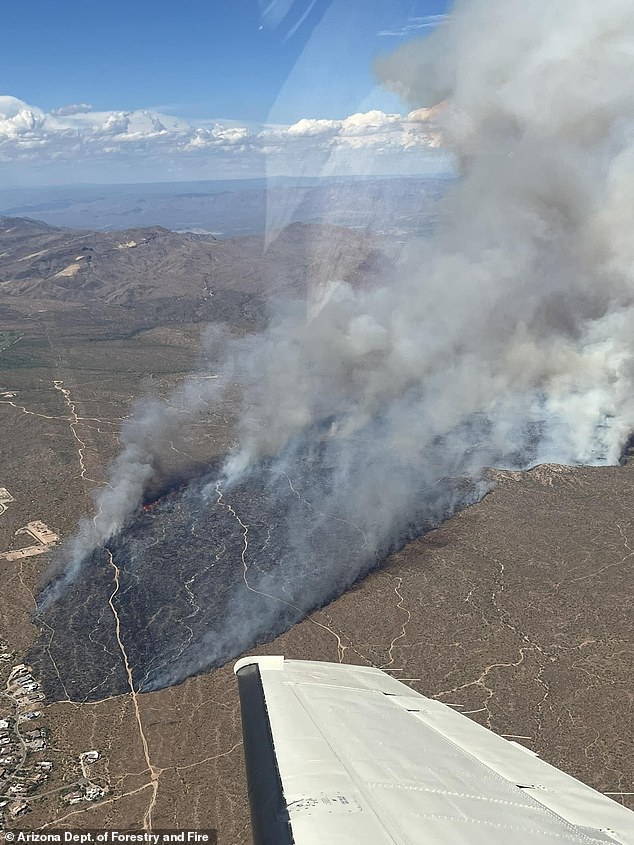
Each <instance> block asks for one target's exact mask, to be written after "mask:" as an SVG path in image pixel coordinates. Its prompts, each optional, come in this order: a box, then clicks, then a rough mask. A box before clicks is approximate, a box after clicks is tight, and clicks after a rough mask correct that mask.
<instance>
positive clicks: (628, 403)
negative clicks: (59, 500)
mask: <svg viewBox="0 0 634 845" xmlns="http://www.w3.org/2000/svg"><path fill="white" fill-rule="evenodd" d="M633 71H634V11H633V10H632V6H631V3H630V2H629V0H604V2H602V3H601V4H597V3H595V2H594V0H558V2H557V3H552V2H551V0H531V2H530V3H526V2H525V0H505V2H503V3H493V2H491V0H459V2H456V3H455V5H454V8H453V10H452V13H451V15H450V16H449V17H448V19H447V21H446V22H445V24H444V25H443V26H442V27H440V28H439V29H438V30H436V31H435V32H434V33H432V35H431V36H429V37H427V38H424V39H421V40H419V41H416V42H412V43H409V44H406V45H405V46H403V47H402V48H400V49H399V50H397V51H396V52H395V53H393V54H392V55H390V56H387V57H383V58H381V59H380V60H379V61H378V62H377V73H378V74H379V76H380V78H381V79H382V80H383V81H384V83H385V84H386V85H388V86H389V87H391V88H393V89H394V90H396V91H398V92H399V93H400V94H401V95H402V96H403V97H404V98H405V99H406V100H407V102H408V104H409V105H410V106H411V107H415V108H418V107H421V106H432V105H434V104H436V103H438V102H439V101H441V100H443V101H445V107H444V110H443V112H442V114H443V118H442V120H443V129H444V133H445V139H446V143H447V144H448V145H449V146H450V147H451V148H452V150H453V151H454V153H455V156H456V160H457V161H458V162H459V163H460V167H461V178H460V179H459V180H457V183H456V185H455V187H454V188H453V189H452V191H451V193H450V195H449V196H448V198H447V199H446V200H445V201H444V202H443V205H442V209H441V219H440V222H439V225H438V230H437V232H436V234H435V236H434V237H433V238H431V239H428V240H423V241H418V242H416V243H410V244H409V245H408V246H407V247H406V248H405V250H404V253H403V256H402V259H401V262H400V265H399V268H398V272H397V273H396V274H395V275H394V276H393V277H391V278H389V279H386V280H385V281H384V283H383V284H381V285H375V286H373V287H372V288H367V287H353V286H351V285H350V284H347V283H345V282H342V281H339V280H337V279H336V278H335V279H332V281H331V283H329V284H328V285H325V286H323V287H322V288H321V289H320V290H319V291H318V295H317V296H315V297H314V301H313V302H312V305H311V309H310V311H309V314H308V317H307V313H306V305H305V303H291V304H289V303H288V302H285V303H284V304H283V305H280V306H279V308H278V310H277V313H276V316H275V317H274V318H273V319H272V321H271V324H270V326H269V328H268V330H267V331H266V332H265V333H263V334H262V335H258V336H257V337H251V338H249V339H246V340H241V341H235V342H231V343H230V344H228V347H227V350H226V352H225V354H224V356H223V360H224V362H225V363H224V365H223V372H224V380H219V381H218V382H216V383H214V384H213V388H212V390H213V391H214V392H213V394H209V395H206V396H201V394H200V384H199V383H197V384H196V391H194V390H193V389H190V388H189V387H186V388H185V389H184V390H183V391H182V393H181V395H180V396H179V401H178V403H176V404H178V405H179V407H181V408H184V409H185V410H182V411H181V412H180V415H178V416H174V415H173V414H172V413H171V412H167V411H165V409H164V408H162V407H161V406H158V405H153V406H152V408H151V410H150V412H148V413H146V414H145V415H139V416H137V417H135V419H134V420H133V421H132V422H131V423H130V425H129V426H128V429H127V432H126V443H127V445H126V447H125V450H124V453H123V454H122V456H121V457H120V458H119V459H118V461H117V462H116V463H115V465H114V467H113V472H112V476H111V482H110V483H111V486H110V489H107V490H106V491H105V492H104V493H103V494H102V495H101V496H100V498H99V500H98V503H97V504H98V508H97V510H98V514H99V515H98V518H97V520H96V521H95V523H94V525H93V526H92V528H90V530H89V531H85V533H84V535H83V536H81V537H80V539H79V541H78V542H77V543H76V544H75V546H74V547H71V551H72V554H71V555H70V557H71V559H72V562H71V564H70V568H69V569H68V570H67V573H66V575H65V576H64V578H63V582H62V584H65V583H69V582H70V580H72V578H73V577H74V573H76V571H77V569H78V567H79V565H80V562H81V557H82V554H84V553H85V551H86V549H88V548H90V547H91V546H93V545H95V544H98V543H102V542H104V541H105V540H107V539H108V537H110V536H111V535H112V534H113V533H115V532H116V531H118V530H119V529H120V528H121V527H122V526H123V525H124V523H125V520H126V519H127V518H128V516H129V514H130V513H131V512H132V511H133V510H134V509H135V508H136V507H138V505H139V503H140V501H141V497H142V495H143V489H144V486H145V484H146V482H147V479H148V478H149V477H151V475H152V473H153V468H154V466H155V464H156V460H157V456H158V455H159V454H160V448H161V445H162V444H163V443H164V442H165V437H166V436H167V432H169V431H170V430H172V427H173V426H179V427H182V426H183V425H186V424H187V423H188V422H191V420H192V419H194V418H195V417H196V415H197V414H198V413H199V411H200V409H201V407H202V406H203V405H204V404H205V403H207V402H209V401H215V400H216V398H217V397H218V396H219V395H220V393H221V392H222V390H223V389H230V388H231V386H232V385H233V384H235V382H236V381H237V382H238V383H239V384H240V386H241V390H242V391H243V395H244V406H243V413H242V417H241V420H240V424H239V446H238V448H237V449H236V451H235V452H234V454H233V455H232V456H231V457H230V458H229V460H228V461H227V464H226V466H225V471H224V474H225V479H226V480H227V481H228V482H229V483H231V481H235V480H237V479H239V478H241V477H243V476H245V475H248V473H249V471H250V468H252V467H253V466H254V465H255V464H256V463H257V462H258V461H261V460H262V459H263V458H267V459H274V458H275V456H283V457H280V458H279V459H278V461H277V464H276V463H275V460H274V461H273V470H272V472H273V473H275V472H277V473H278V474H279V473H281V472H282V471H287V470H288V469H289V467H290V468H291V469H292V470H293V471H294V472H300V471H301V462H300V463H299V464H298V463H297V462H296V461H295V462H294V461H293V460H290V459H289V448H291V446H289V444H292V443H294V442H298V441H299V442H301V443H302V444H303V446H302V448H305V445H306V443H308V444H310V443H311V442H314V443H315V445H317V444H319V447H320V448H321V450H322V452H321V454H322V458H321V460H322V461H323V462H324V463H325V465H327V466H328V467H329V468H330V470H331V472H332V475H331V476H329V481H328V484H325V483H324V482H323V480H313V479H311V478H310V477H306V478H302V479H300V481H301V487H302V492H303V495H305V496H306V498H307V499H310V500H311V501H319V510H320V512H321V515H322V517H323V518H324V519H326V518H331V515H332V514H333V513H336V514H338V516H339V518H340V519H341V520H346V521H349V522H350V523H352V524H354V525H358V526H360V530H361V531H362V532H363V533H364V536H365V537H366V543H367V544H368V547H369V548H370V549H372V548H374V549H382V548H385V547H386V546H388V545H389V543H390V540H391V539H393V538H394V537H395V532H396V534H397V533H398V530H400V527H402V525H403V523H404V522H406V521H407V519H408V517H409V515H410V514H415V513H420V511H421V499H420V497H421V495H422V494H421V490H423V489H424V488H425V487H426V486H427V487H430V486H433V485H434V484H435V483H436V482H437V481H438V480H439V479H441V478H446V477H447V476H451V475H452V474H469V475H471V476H472V477H474V478H475V477H477V476H478V473H479V472H480V470H481V469H482V468H483V467H484V466H486V465H488V464H489V463H491V462H496V461H497V462H502V463H505V462H506V463H508V464H511V465H514V466H527V465H530V464H535V463H539V462H544V461H556V462H559V463H567V464H582V463H583V464H602V463H616V462H617V461H618V459H619V457H620V455H621V453H622V450H623V446H624V444H625V442H626V440H627V438H628V436H629V434H630V433H631V431H632V429H633V428H634V399H633V397H634V391H633V387H634V385H633V367H632V345H633V343H634V340H633V339H634V297H633V294H634V279H633V268H634V240H633V239H632V237H631V232H632V230H633V224H634V219H633V218H634V132H633V130H634V86H632V84H631V79H632V72H633ZM439 444H441V448H439ZM333 478H334V482H332V479H333ZM298 486H299V485H298ZM423 504H424V503H423ZM315 519H316V518H315ZM311 530H314V522H313V525H312V529H311ZM289 536H291V534H290V533H289ZM292 536H293V543H294V548H298V547H299V546H300V545H301V543H302V542H307V538H306V537H305V536H304V535H302V533H301V530H300V529H299V528H297V527H296V526H295V527H294V528H293V532H292ZM292 559H293V555H292V554H289V558H288V561H281V563H280V574H279V577H280V578H282V577H285V578H286V579H289V578H290V577H292V565H293V564H292ZM359 560H360V559H359ZM348 566H350V567H352V571H351V569H350V568H346V567H348ZM354 566H359V567H361V566H362V563H359V562H357V563H354V564H350V563H349V561H347V560H346V552H345V550H342V551H341V556H340V558H339V559H338V560H337V561H330V562H328V563H324V571H323V578H322V582H323V583H322V584H321V585H320V586H319V588H318V589H317V592H315V593H314V594H313V595H311V596H309V597H307V598H304V599H302V607H304V608H305V609H308V608H310V606H314V605H315V604H318V603H319V602H320V601H321V600H322V599H323V598H324V597H326V596H329V595H331V594H332V593H333V591H336V589H337V588H338V587H339V586H341V587H342V588H343V587H345V586H346V585H347V584H349V583H350V582H351V581H352V580H354V578H355V577H356V575H357V574H358V571H354ZM295 575H296V577H298V578H299V577H300V576H301V573H295ZM275 577H276V576H275V574H273V576H267V579H266V582H264V581H263V582H262V584H261V585H260V586H261V587H262V585H263V584H264V585H265V587H266V591H267V592H273V591H274V590H275V583H274V578H275ZM272 578H273V580H271V579H272ZM60 589H61V588H60ZM57 592H59V590H58V591H57ZM297 601H299V599H297ZM279 612H280V608H279V606H276V605H275V603H269V604H268V605H267V604H266V602H263V605H262V608H261V612H258V613H256V614H255V615H254V616H252V618H251V621H250V622H249V623H248V624H247V623H246V622H245V621H244V620H243V621H242V623H241V635H240V638H238V640H239V641H236V648H237V649H239V648H240V646H241V645H242V646H244V644H245V643H247V644H248V640H249V639H250V638H251V637H254V636H258V634H259V633H260V632H261V631H262V630H266V629H267V625H268V624H269V623H270V617H271V616H272V615H274V614H275V613H279ZM235 613H236V618H238V617H240V611H239V599H237V600H236V610H235ZM245 628H248V630H245ZM208 645H209V644H208ZM206 655H207V656H206V657H205V658H201V660H203V662H204V661H205V660H206V661H207V662H211V660H212V659H213V657H211V658H210V656H209V654H208V653H207V652H206ZM197 665H200V664H199V663H197V659H196V658H192V659H191V660H190V667H194V668H195V667H196V666H197ZM183 671H184V670H183ZM181 676H182V672H181Z"/></svg>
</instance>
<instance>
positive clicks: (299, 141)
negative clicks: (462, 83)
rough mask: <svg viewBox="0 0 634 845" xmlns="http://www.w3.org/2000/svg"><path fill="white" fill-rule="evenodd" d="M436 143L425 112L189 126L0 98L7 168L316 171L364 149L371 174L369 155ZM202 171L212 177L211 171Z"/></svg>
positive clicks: (155, 116) (0, 143) (150, 115)
mask: <svg viewBox="0 0 634 845" xmlns="http://www.w3.org/2000/svg"><path fill="white" fill-rule="evenodd" d="M438 143H439V135H438V130H437V127H436V116H435V114H434V113H432V112H429V113H426V112H425V110H418V111H415V112H411V113H410V114H408V115H399V114H385V113H384V112H381V111H369V112H366V113H359V114H353V115H350V116H349V117H347V118H345V119H343V120H324V119H313V118H304V119H302V120H299V121H297V122H296V123H294V124H292V125H255V126H254V125H239V124H235V123H229V122H218V121H216V122H213V121H209V122H199V123H193V122H190V121H187V120H183V119H181V118H177V117H174V116H172V115H167V114H161V113H159V112H154V111H149V110H142V109H139V110H133V111H107V112H100V111H95V110H94V109H92V107H91V106H90V105H89V104H87V103H79V104H74V105H67V106H63V107H61V108H57V109H53V110H51V111H49V112H46V111H44V110H43V109H40V108H38V107H37V106H34V105H31V104H29V103H26V102H24V101H22V100H19V99H18V98H16V97H11V96H0V163H2V164H3V165H4V167H3V169H4V170H5V171H8V172H9V173H10V172H11V170H12V169H14V170H15V171H16V172H17V171H19V169H20V168H21V167H25V166H33V165H35V166H36V167H47V166H50V164H51V162H53V163H57V164H59V163H60V162H70V163H72V164H73V165H75V166H81V164H82V163H85V164H91V165H93V166H94V165H95V163H96V162H98V161H99V160H100V159H103V158H107V159H109V160H110V161H112V160H116V159H119V160H121V161H126V162H129V163H133V164H136V165H138V166H139V168H140V169H141V170H142V169H143V168H144V167H145V166H146V162H147V161H148V160H151V161H154V162H163V163H164V164H165V165H166V166H168V167H170V168H176V169H178V167H187V166H189V165H193V163H194V162H195V163H196V164H200V163H201V162H202V163H204V164H205V165H206V166H207V167H208V168H212V170H213V167H214V166H216V167H217V169H218V172H219V173H222V174H223V175H227V174H229V175H230V173H231V171H232V169H233V170H236V169H237V170H240V171H244V169H245V167H246V168H247V169H251V170H256V169H261V167H260V166H259V165H258V162H259V163H260V164H261V161H262V159H263V158H264V157H265V156H266V157H268V156H272V157H273V158H277V159H278V160H279V161H281V162H283V163H284V167H285V169H286V171H287V172H292V171H293V170H294V169H299V170H302V171H303V172H305V167H306V165H307V163H308V166H309V167H311V168H313V170H314V171H315V172H319V170H320V168H321V167H322V165H323V162H324V161H325V160H327V159H329V158H331V157H332V155H333V153H335V154H336V153H337V152H338V151H339V152H343V153H344V154H345V152H346V151H355V152H356V153H358V152H364V153H366V154H367V156H368V158H369V163H368V162H366V167H365V168H364V169H365V170H366V171H371V170H372V166H373V165H372V159H373V157H374V158H376V159H377V161H378V160H379V159H382V158H383V157H384V156H385V155H389V154H390V153H392V152H399V153H406V154H407V152H408V151H413V150H415V149H418V150H424V149H425V148H434V147H436V146H438ZM395 160H396V159H395ZM398 166H399V167H401V166H402V161H400V160H399V161H398ZM388 169H389V168H388ZM378 172H385V167H384V166H383V165H382V166H381V167H380V168H379V170H378ZM204 175H210V172H209V170H208V171H207V172H206V173H205V174H204Z"/></svg>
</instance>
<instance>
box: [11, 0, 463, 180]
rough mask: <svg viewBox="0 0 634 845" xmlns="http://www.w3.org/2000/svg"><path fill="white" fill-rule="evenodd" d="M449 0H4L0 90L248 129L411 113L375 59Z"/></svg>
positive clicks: (416, 31)
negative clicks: (382, 83) (383, 80)
mask: <svg viewBox="0 0 634 845" xmlns="http://www.w3.org/2000/svg"><path fill="white" fill-rule="evenodd" d="M448 5H449V3H448V0H206V1H205V0H184V2H182V3H180V4H177V3H176V2H174V0H105V1H104V2H100V0H21V2H20V3H17V2H16V3H6V4H3V8H2V13H1V17H0V20H1V21H2V31H3V47H2V51H1V53H0V95H5V96H6V95H8V96H10V97H12V98H17V99H18V100H20V101H23V103H25V104H27V105H28V106H33V107H35V108H36V109H39V110H41V112H42V113H45V114H49V113H51V112H53V111H54V110H55V109H59V108H60V107H65V106H68V105H69V104H85V105H86V107H88V106H90V110H91V111H94V112H99V113H103V112H133V111H136V110H140V109H147V110H150V111H152V112H157V113H160V114H164V115H171V116H174V117H176V118H180V119H183V120H186V121H188V122H190V123H191V124H192V125H194V126H196V127H202V126H205V125H210V123H211V122H213V121H225V123H226V122H229V123H231V122H237V123H239V124H240V125H241V126H249V125H251V124H271V123H274V124H287V125H290V124H294V123H296V122H297V121H300V120H301V119H304V118H314V119H319V118H321V119H337V120H342V119H344V118H346V117H347V116H349V115H351V114H354V113H355V112H360V111H362V112H368V111H371V110H373V109H379V110H381V111H383V112H403V111H405V112H406V111H407V109H406V108H405V107H404V105H403V104H402V103H400V102H399V101H398V99H397V98H396V97H395V96H394V95H392V94H389V93H387V92H385V91H383V90H382V89H380V88H379V86H377V84H376V82H375V80H374V78H373V74H372V61H373V58H374V56H375V55H376V54H377V53H378V52H382V51H388V50H390V49H393V48H394V47H396V46H398V44H400V43H402V41H403V40H405V39H407V38H411V37H415V36H420V35H422V34H425V33H426V32H428V31H430V30H431V29H432V28H433V26H434V25H436V23H437V22H438V21H439V20H440V18H441V16H442V15H443V14H444V13H445V12H446V11H447V8H448ZM86 110H88V109H87V108H86ZM1 111H2V110H1V109H0V112H1ZM4 113H5V117H6V116H7V115H8V114H9V112H8V110H7V109H5V112H4ZM38 114H39V113H38ZM1 118H2V114H0V124H1ZM20 119H21V120H22V123H24V120H23V118H20ZM14 122H15V121H14ZM40 122H41V121H40ZM49 124H50V121H49ZM0 131H1V125H0ZM21 131H22V130H21ZM29 131H31V132H33V131H34V130H33V129H32V128H31V129H30V130H29ZM1 140H2V138H1V136H0V142H1ZM31 146H32V147H33V146H34V145H33V144H32V145H31ZM24 148H25V147H24V144H23V149H24ZM130 148H131V145H130V144H128V147H127V149H130ZM6 149H9V148H8V147H7V148H6ZM0 151H1V150H0ZM8 154H9V153H6V155H8ZM6 155H5V158H6ZM40 163H41V162H40ZM6 169H7V168H6V167H4V168H0V175H1V174H2V172H3V171H6Z"/></svg>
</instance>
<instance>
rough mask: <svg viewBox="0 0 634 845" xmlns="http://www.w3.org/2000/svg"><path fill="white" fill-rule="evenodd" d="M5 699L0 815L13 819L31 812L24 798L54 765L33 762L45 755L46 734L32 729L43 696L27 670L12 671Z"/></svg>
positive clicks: (0, 728)
mask: <svg viewBox="0 0 634 845" xmlns="http://www.w3.org/2000/svg"><path fill="white" fill-rule="evenodd" d="M2 645H3V644H2V643H0V647H2ZM4 648H5V652H4V653H5V654H7V655H8V652H6V647H4ZM4 698H7V699H9V700H10V701H11V703H12V705H13V714H12V715H11V716H6V717H4V718H1V719H0V812H2V813H6V814H7V815H8V816H9V818H16V817H17V816H21V815H23V814H24V813H27V812H28V811H29V810H30V809H31V808H30V805H29V802H28V800H27V797H28V796H30V795H32V794H33V793H34V792H36V791H37V790H38V789H39V787H40V786H42V785H43V784H44V783H45V782H46V781H47V780H48V778H49V776H50V773H51V771H52V769H53V763H52V762H51V761H50V760H35V759H33V755H35V754H37V753H38V752H43V751H46V749H47V742H48V731H47V729H46V728H45V727H43V726H39V727H34V726H33V725H32V723H33V722H37V721H38V720H39V719H41V717H42V712H41V710H38V709H36V708H37V705H38V704H40V702H42V701H44V693H43V692H42V689H41V686H40V684H39V682H38V681H37V680H36V679H35V678H34V677H33V673H32V669H31V667H30V666H27V665H26V664H25V663H19V664H17V665H16V666H14V667H13V668H12V669H11V671H10V673H9V677H8V680H7V683H6V691H5V693H4Z"/></svg>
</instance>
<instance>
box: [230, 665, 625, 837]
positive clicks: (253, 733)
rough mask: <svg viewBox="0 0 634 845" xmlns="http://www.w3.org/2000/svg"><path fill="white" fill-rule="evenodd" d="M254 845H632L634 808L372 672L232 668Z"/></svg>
mask: <svg viewBox="0 0 634 845" xmlns="http://www.w3.org/2000/svg"><path fill="white" fill-rule="evenodd" d="M234 671H235V673H236V675H237V679H238V688H239V693H240V705H241V712H242V730H243V735H244V753H245V759H246V765H247V779H248V786H249V802H250V806H251V818H252V826H253V839H254V843H255V845H269V844H270V845H291V843H295V845H337V844H338V843H346V845H353V843H358V844H359V845H413V843H425V845H431V844H432V843H434V845H435V843H451V845H462V844H463V843H464V845H480V843H482V845H498V844H499V845H502V843H503V845H543V843H557V845H565V843H573V842H574V843H584V845H590V843H593V844H594V843H596V845H598V843H602V845H604V844H605V843H621V845H634V813H633V812H632V811H630V810H628V809H626V808H625V807H623V806H621V805H620V804H617V803H616V802H615V801H612V800H611V799H610V798H607V797H606V796H604V795H602V794H601V793H599V792H596V791H595V790H594V789H591V788H590V787H589V786H585V785H584V784H582V783H580V782H579V781H578V780H575V778H573V777H570V776H569V775H566V774H564V773H563V772H561V771H560V770H559V769H556V768H555V767H553V766H550V765H549V764H548V763H545V762H544V761H543V760H540V759H539V758H538V757H537V756H536V755H534V754H533V753H532V752H531V751H529V750H527V749H525V748H523V747H522V746H520V745H518V744H516V743H513V742H509V741H508V740H506V739H503V738H502V737H500V736H497V735H496V734H494V733H492V732H491V731H489V730H487V729H486V728H483V727H481V726H480V725H478V724H476V723H475V722H473V721H472V720H471V719H469V718H468V717H466V716H463V715H461V714H460V713H458V712H457V711H456V710H453V709H452V708H451V707H448V706H447V705H445V704H441V703H440V702H438V701H434V700H433V699H429V698H425V696H423V695H419V694H418V693H416V692H414V691H413V690H412V689H410V688H409V687H407V686H405V685H404V684H401V683H399V682H398V681H397V680H395V679H394V678H392V677H391V676H389V675H387V674H386V673H385V672H382V671H381V670H379V669H374V668H372V667H367V666H350V665H346V664H338V663H318V662H313V661H304V660H285V659H284V658H283V657H247V658H243V659H242V660H239V661H238V662H237V663H236V665H235V669H234Z"/></svg>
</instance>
